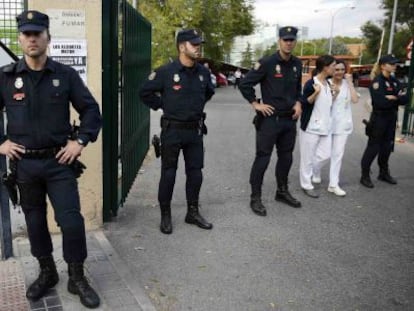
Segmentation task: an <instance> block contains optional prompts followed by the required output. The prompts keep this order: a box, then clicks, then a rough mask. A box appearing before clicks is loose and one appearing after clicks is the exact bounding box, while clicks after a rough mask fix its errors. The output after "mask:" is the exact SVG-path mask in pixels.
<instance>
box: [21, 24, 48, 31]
mask: <svg viewBox="0 0 414 311" xmlns="http://www.w3.org/2000/svg"><path fill="white" fill-rule="evenodd" d="M45 29H46V27H45V26H41V25H35V24H26V25H22V26H20V27H19V31H20V32H25V31H38V32H42V31H43V30H45Z"/></svg>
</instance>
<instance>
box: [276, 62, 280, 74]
mask: <svg viewBox="0 0 414 311" xmlns="http://www.w3.org/2000/svg"><path fill="white" fill-rule="evenodd" d="M275 70H276V73H278V74H280V71H281V69H280V65H279V64H277V65H276V67H275Z"/></svg>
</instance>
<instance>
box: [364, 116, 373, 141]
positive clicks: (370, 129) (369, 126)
mask: <svg viewBox="0 0 414 311" xmlns="http://www.w3.org/2000/svg"><path fill="white" fill-rule="evenodd" d="M362 123H364V124H365V135H367V136H368V137H371V136H372V132H373V126H372V122H371V121H368V120H366V119H363V120H362Z"/></svg>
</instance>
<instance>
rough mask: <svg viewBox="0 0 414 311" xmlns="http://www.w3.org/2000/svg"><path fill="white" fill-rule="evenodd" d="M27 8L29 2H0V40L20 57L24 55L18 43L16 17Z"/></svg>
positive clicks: (16, 0) (25, 0)
mask: <svg viewBox="0 0 414 311" xmlns="http://www.w3.org/2000/svg"><path fill="white" fill-rule="evenodd" d="M25 8H27V0H3V1H0V40H1V42H3V43H4V44H5V45H6V46H7V47H8V48H9V49H10V50H11V51H12V52H13V53H15V54H16V55H19V56H21V55H22V51H21V49H20V47H19V44H18V43H17V27H16V16H17V15H19V14H20V13H21V12H23V11H24V10H25Z"/></svg>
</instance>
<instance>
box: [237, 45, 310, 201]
mask: <svg viewBox="0 0 414 311" xmlns="http://www.w3.org/2000/svg"><path fill="white" fill-rule="evenodd" d="M301 81H302V62H301V61H300V60H299V59H298V58H297V57H295V56H291V57H290V59H289V60H288V61H285V60H284V59H282V58H281V56H280V55H279V52H276V53H275V54H273V55H272V56H269V57H265V58H263V59H261V60H260V61H259V62H258V63H256V65H255V68H254V69H252V70H251V71H249V72H248V73H247V75H246V76H245V77H244V78H243V79H242V80H241V82H240V86H239V89H240V92H241V93H242V95H243V96H244V98H246V99H247V100H248V101H249V103H252V102H254V101H257V99H256V95H255V90H254V88H253V87H254V86H255V85H256V84H257V83H260V88H261V93H262V99H263V103H265V104H268V105H271V106H273V107H274V108H275V112H274V114H273V115H272V116H268V117H263V116H262V115H261V114H260V115H259V114H258V118H259V120H260V122H259V123H260V126H258V127H256V129H257V131H256V158H255V161H254V163H253V167H252V170H251V173H250V184H251V187H252V195H253V196H254V195H259V196H260V194H261V188H262V183H263V176H264V173H265V171H266V169H267V166H268V165H269V161H270V157H271V155H272V151H273V147H274V146H275V145H276V149H277V155H278V161H277V165H276V171H275V175H276V180H277V183H278V186H279V187H280V186H286V185H287V179H288V174H289V170H290V167H291V165H292V151H293V149H294V146H295V140H296V120H293V119H292V115H293V113H294V112H293V110H292V108H293V106H294V105H295V104H296V102H297V101H299V99H300V97H301V88H302V86H301Z"/></svg>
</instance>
